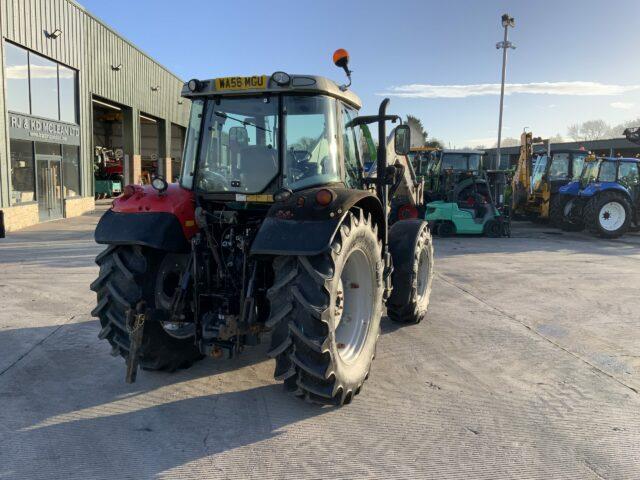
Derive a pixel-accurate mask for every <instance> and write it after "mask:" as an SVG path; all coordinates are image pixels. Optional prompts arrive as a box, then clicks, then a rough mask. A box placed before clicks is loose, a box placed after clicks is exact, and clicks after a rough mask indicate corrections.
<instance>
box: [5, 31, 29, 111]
mask: <svg viewBox="0 0 640 480" xmlns="http://www.w3.org/2000/svg"><path fill="white" fill-rule="evenodd" d="M4 45H5V49H4V52H5V64H6V66H5V76H6V78H7V110H11V111H13V112H19V113H27V114H28V113H30V108H29V60H28V56H27V51H26V50H23V49H22V48H19V47H16V46H15V45H12V44H10V43H5V44H4Z"/></svg>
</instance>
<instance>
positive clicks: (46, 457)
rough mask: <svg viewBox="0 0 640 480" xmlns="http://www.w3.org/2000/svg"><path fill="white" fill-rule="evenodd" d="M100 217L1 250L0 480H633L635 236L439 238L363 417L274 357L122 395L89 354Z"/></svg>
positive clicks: (100, 348)
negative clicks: (419, 308) (433, 270)
mask: <svg viewBox="0 0 640 480" xmlns="http://www.w3.org/2000/svg"><path fill="white" fill-rule="evenodd" d="M96 221H97V216H95V215H94V216H86V217H81V218H78V219H72V220H68V221H65V222H57V223H49V224H44V225H39V226H37V227H33V228H30V229H27V230H24V231H22V232H20V233H16V234H12V235H11V236H10V237H9V238H8V239H5V240H0V307H1V310H0V478H2V479H5V478H11V479H25V478H28V479H32V478H46V479H54V478H61V479H83V480H84V479H89V478H92V479H93V478H133V479H143V478H243V479H244V478H260V479H264V478H296V479H298V478H381V479H389V478H437V479H441V478H563V479H565V478H575V479H602V478H606V479H614V478H629V479H631V478H640V398H639V395H638V391H640V330H639V328H638V327H639V326H640V315H639V314H638V312H640V268H639V267H640V248H639V247H640V235H637V234H635V235H630V236H627V237H625V238H624V239H622V240H620V241H602V240H596V239H592V238H590V237H588V236H586V235H581V234H559V232H556V231H554V230H551V229H549V228H545V227H542V226H536V225H531V224H526V223H522V224H517V225H516V226H515V232H514V234H515V236H514V238H511V239H486V238H466V239H443V240H437V242H436V255H437V277H436V280H435V285H434V290H433V296H432V305H431V307H430V314H429V319H428V321H425V322H423V323H422V324H420V325H417V326H410V327H404V328H397V327H396V326H395V325H393V324H391V323H390V322H389V321H387V320H385V321H384V322H383V325H384V334H383V335H382V336H381V338H380V345H379V347H378V356H377V358H376V360H375V363H374V368H373V372H372V376H371V378H370V379H369V381H368V382H367V383H366V385H365V388H364V389H363V391H362V394H361V395H359V396H358V397H357V398H356V400H355V401H354V403H353V404H351V405H349V406H347V407H344V408H341V409H336V408H319V407H314V406H310V405H307V404H305V403H303V402H300V401H297V400H294V399H291V398H289V397H287V396H285V394H284V393H283V392H282V391H281V388H280V386H279V385H278V384H276V383H274V381H273V380H272V378H271V374H272V368H273V363H272V361H269V360H265V359H264V358H265V357H264V348H260V347H258V348H255V349H253V350H250V351H248V352H247V353H246V354H245V355H244V356H243V357H242V358H241V359H239V360H235V361H217V362H216V361H213V360H208V361H203V362H200V363H199V364H197V365H196V366H195V367H194V368H192V369H190V370H186V371H181V372H178V373H176V374H173V375H170V374H161V373H148V372H142V373H141V374H140V375H139V377H138V382H137V383H136V384H134V385H132V386H129V385H126V384H125V383H124V381H123V377H124V365H123V362H122V360H121V359H117V358H113V357H111V356H110V355H109V351H110V349H109V347H108V345H107V344H106V343H105V342H103V341H99V340H98V339H97V338H96V334H97V332H98V327H97V323H96V321H95V320H94V319H92V318H90V317H89V315H88V312H89V311H90V310H91V308H92V305H93V302H94V299H93V295H92V292H90V291H89V290H88V285H89V283H90V282H91V280H92V279H93V278H94V277H95V275H96V271H97V270H96V267H95V266H94V265H93V263H92V259H93V257H94V256H95V254H96V253H97V252H98V251H99V250H100V247H98V246H97V245H95V244H94V243H93V241H92V228H93V226H94V225H95V222H96Z"/></svg>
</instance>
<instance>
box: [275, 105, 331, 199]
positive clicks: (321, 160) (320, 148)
mask: <svg viewBox="0 0 640 480" xmlns="http://www.w3.org/2000/svg"><path fill="white" fill-rule="evenodd" d="M283 103H284V112H285V119H286V125H285V144H286V152H285V153H286V160H285V172H284V174H285V176H284V184H285V186H286V187H287V188H290V189H291V190H299V189H302V188H309V187H312V186H314V185H323V184H326V183H331V182H339V181H340V170H339V168H338V137H337V130H338V129H337V125H336V113H337V107H336V102H335V100H334V99H333V98H330V97H325V96H293V95H292V96H286V97H284V99H283Z"/></svg>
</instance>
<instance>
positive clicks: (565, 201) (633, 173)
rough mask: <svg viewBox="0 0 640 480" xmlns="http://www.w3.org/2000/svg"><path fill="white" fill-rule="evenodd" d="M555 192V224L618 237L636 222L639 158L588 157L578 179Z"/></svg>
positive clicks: (638, 214)
mask: <svg viewBox="0 0 640 480" xmlns="http://www.w3.org/2000/svg"><path fill="white" fill-rule="evenodd" d="M559 193H560V195H558V198H557V200H556V202H555V203H554V205H552V208H551V210H552V220H555V221H554V223H555V224H556V225H558V226H560V227H561V228H562V229H563V230H576V231H577V230H581V229H583V228H587V229H588V230H589V231H590V232H591V233H594V234H596V235H598V236H600V237H603V238H618V237H620V236H622V235H624V234H625V233H626V232H627V231H628V230H629V229H630V228H632V227H634V226H635V227H637V226H638V225H639V224H640V159H637V158H596V157H594V156H591V157H589V158H587V160H586V161H585V164H584V168H583V170H582V174H581V175H580V179H579V180H578V181H574V182H571V183H569V184H568V185H566V186H564V187H562V188H561V189H560V191H559Z"/></svg>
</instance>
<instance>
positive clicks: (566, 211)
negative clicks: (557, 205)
mask: <svg viewBox="0 0 640 480" xmlns="http://www.w3.org/2000/svg"><path fill="white" fill-rule="evenodd" d="M571 208H573V200H570V201H568V202H567V203H566V204H565V206H564V212H562V213H564V216H565V217H568V216H569V214H570V213H571Z"/></svg>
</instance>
